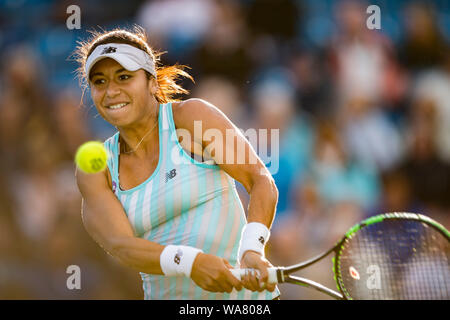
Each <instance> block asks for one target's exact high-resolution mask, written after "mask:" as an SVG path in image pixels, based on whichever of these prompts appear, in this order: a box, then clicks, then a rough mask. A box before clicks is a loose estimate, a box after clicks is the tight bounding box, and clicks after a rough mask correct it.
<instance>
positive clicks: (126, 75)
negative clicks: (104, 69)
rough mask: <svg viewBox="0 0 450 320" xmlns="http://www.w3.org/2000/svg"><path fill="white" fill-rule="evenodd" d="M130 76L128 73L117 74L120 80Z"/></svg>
mask: <svg viewBox="0 0 450 320" xmlns="http://www.w3.org/2000/svg"><path fill="white" fill-rule="evenodd" d="M130 78H131V76H130V75H129V74H121V75H120V76H119V79H120V80H122V81H124V80H128V79H130Z"/></svg>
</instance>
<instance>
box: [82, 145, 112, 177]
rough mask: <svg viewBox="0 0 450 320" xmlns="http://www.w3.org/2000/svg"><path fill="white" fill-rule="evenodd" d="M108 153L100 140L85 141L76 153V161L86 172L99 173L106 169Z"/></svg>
mask: <svg viewBox="0 0 450 320" xmlns="http://www.w3.org/2000/svg"><path fill="white" fill-rule="evenodd" d="M107 159H108V153H107V152H106V149H105V146H104V145H103V143H101V142H99V141H89V142H85V143H83V144H82V145H81V146H80V147H79V148H78V150H77V153H76V154H75V163H76V164H77V166H78V168H80V170H81V171H83V172H85V173H97V172H100V171H103V170H105V168H106V160H107Z"/></svg>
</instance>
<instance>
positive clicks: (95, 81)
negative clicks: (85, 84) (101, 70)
mask: <svg viewBox="0 0 450 320" xmlns="http://www.w3.org/2000/svg"><path fill="white" fill-rule="evenodd" d="M105 82H106V81H105V79H102V78H97V79H94V81H93V83H94V84H95V85H96V86H99V85H101V84H104V83H105Z"/></svg>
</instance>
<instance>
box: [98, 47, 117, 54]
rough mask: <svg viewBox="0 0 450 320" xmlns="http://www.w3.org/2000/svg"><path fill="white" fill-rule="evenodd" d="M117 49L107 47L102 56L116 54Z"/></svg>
mask: <svg viewBox="0 0 450 320" xmlns="http://www.w3.org/2000/svg"><path fill="white" fill-rule="evenodd" d="M116 50H117V48H114V47H106V48H105V49H103V51H102V53H101V54H107V53H113V52H116Z"/></svg>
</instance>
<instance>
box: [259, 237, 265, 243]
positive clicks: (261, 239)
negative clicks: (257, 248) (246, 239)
mask: <svg viewBox="0 0 450 320" xmlns="http://www.w3.org/2000/svg"><path fill="white" fill-rule="evenodd" d="M258 241H259V242H261V244H264V237H263V236H261V237H259V238H258Z"/></svg>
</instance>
